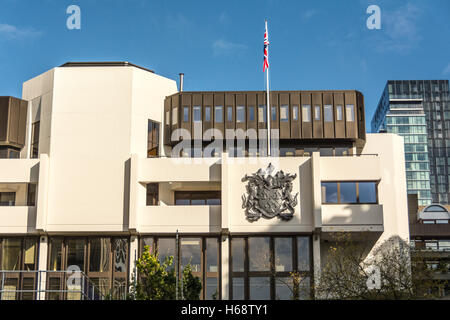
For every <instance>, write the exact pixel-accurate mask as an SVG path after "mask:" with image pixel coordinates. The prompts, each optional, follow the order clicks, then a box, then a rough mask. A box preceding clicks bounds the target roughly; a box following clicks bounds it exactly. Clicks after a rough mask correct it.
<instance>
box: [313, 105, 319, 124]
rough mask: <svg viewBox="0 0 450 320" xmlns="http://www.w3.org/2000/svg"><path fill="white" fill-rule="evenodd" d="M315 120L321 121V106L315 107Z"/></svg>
mask: <svg viewBox="0 0 450 320" xmlns="http://www.w3.org/2000/svg"><path fill="white" fill-rule="evenodd" d="M314 120H316V121H318V120H320V106H314Z"/></svg>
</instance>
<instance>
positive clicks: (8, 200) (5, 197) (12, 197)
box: [0, 183, 37, 207]
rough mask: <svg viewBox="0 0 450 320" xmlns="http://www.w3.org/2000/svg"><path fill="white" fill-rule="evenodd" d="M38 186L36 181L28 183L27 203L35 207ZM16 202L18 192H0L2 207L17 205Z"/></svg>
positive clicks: (0, 204)
mask: <svg viewBox="0 0 450 320" xmlns="http://www.w3.org/2000/svg"><path fill="white" fill-rule="evenodd" d="M36 188H37V185H36V184H34V183H28V184H27V198H26V205H27V206H29V207H34V206H35V205H36ZM16 204H17V199H16V192H3V191H2V192H0V207H1V206H5V207H13V206H16Z"/></svg>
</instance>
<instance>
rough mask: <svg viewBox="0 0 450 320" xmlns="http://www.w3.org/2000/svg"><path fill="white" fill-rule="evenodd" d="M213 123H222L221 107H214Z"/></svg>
mask: <svg viewBox="0 0 450 320" xmlns="http://www.w3.org/2000/svg"><path fill="white" fill-rule="evenodd" d="M214 121H215V122H216V123H222V122H223V106H215V107H214Z"/></svg>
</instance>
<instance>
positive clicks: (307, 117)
mask: <svg viewBox="0 0 450 320" xmlns="http://www.w3.org/2000/svg"><path fill="white" fill-rule="evenodd" d="M302 118H303V122H311V106H310V105H308V104H307V105H303V106H302Z"/></svg>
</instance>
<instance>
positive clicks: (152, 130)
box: [147, 120, 159, 158]
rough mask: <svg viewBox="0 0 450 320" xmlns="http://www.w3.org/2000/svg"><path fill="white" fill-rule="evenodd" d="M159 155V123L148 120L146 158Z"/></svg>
mask: <svg viewBox="0 0 450 320" xmlns="http://www.w3.org/2000/svg"><path fill="white" fill-rule="evenodd" d="M158 156H159V123H157V122H154V121H152V120H148V129H147V158H153V157H158Z"/></svg>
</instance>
